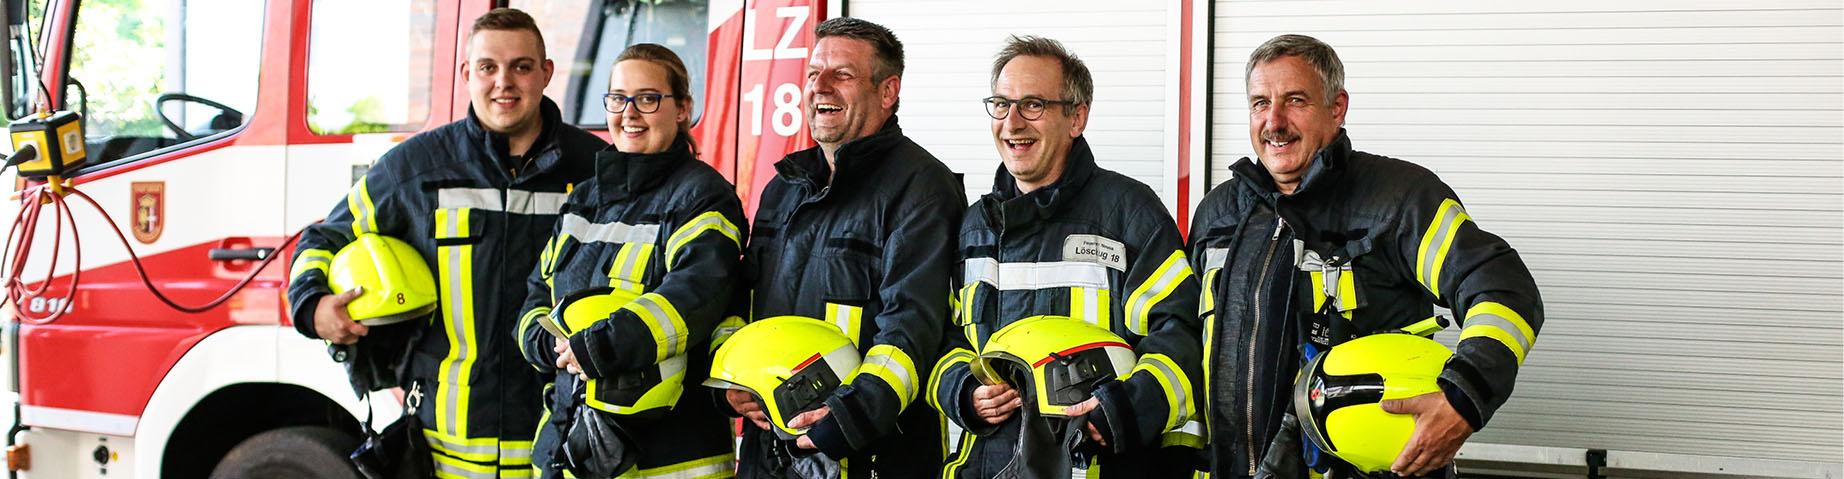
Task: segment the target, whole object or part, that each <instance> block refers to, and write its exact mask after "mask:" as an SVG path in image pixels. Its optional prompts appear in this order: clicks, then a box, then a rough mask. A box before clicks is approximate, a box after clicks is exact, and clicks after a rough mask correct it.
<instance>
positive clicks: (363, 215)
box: [288, 9, 606, 478]
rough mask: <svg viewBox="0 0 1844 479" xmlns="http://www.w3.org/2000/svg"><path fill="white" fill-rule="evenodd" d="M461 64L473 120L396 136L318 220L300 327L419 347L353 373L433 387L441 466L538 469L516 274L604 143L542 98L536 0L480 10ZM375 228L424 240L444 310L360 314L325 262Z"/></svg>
mask: <svg viewBox="0 0 1844 479" xmlns="http://www.w3.org/2000/svg"><path fill="white" fill-rule="evenodd" d="M459 73H460V74H461V76H462V77H463V79H464V80H465V81H466V82H467V87H468V93H469V95H470V97H471V106H470V107H469V108H468V116H467V119H464V120H460V121H456V122H454V123H450V124H447V125H444V126H442V127H439V128H436V129H434V130H430V131H428V132H426V133H422V134H418V135H416V136H413V137H411V138H410V139H408V140H406V141H404V143H403V144H401V145H398V146H397V147H395V148H392V149H391V150H390V151H389V152H388V153H385V155H384V157H382V158H380V159H378V161H377V162H376V163H375V164H373V165H372V167H371V169H370V170H369V171H368V172H366V174H365V176H364V177H363V178H360V179H359V180H358V183H357V184H355V185H353V186H352V189H351V191H350V193H348V194H347V196H346V198H345V199H344V200H343V201H341V202H340V203H339V205H338V206H336V207H334V208H333V211H332V212H330V213H328V215H327V219H326V221H325V222H322V223H319V224H316V225H313V226H311V227H309V228H308V229H307V231H306V233H305V234H303V235H302V236H301V244H300V246H299V250H298V251H297V252H296V254H295V258H294V267H293V270H292V272H291V273H290V278H291V280H290V284H289V290H288V299H289V304H292V305H293V310H292V311H291V313H292V318H293V320H294V324H295V328H296V329H297V330H299V331H300V332H301V334H304V335H307V336H308V337H313V338H321V339H326V340H328V341H331V342H333V343H336V344H342V345H344V344H356V348H357V352H356V353H354V358H393V357H394V358H403V357H404V356H407V359H398V360H395V361H393V360H389V359H385V360H384V361H383V362H384V363H387V365H386V366H384V367H382V368H380V369H387V370H390V369H394V370H390V371H386V372H384V373H380V374H376V375H375V376H376V377H365V378H359V377H355V378H354V380H355V387H361V388H363V389H367V390H373V389H380V388H386V387H391V386H394V385H399V384H401V385H402V386H403V387H404V389H405V390H406V391H411V394H412V395H413V396H419V397H420V398H421V402H420V404H419V407H418V408H417V410H416V413H417V414H418V416H419V417H420V418H421V421H422V424H423V426H424V427H425V429H424V431H423V432H424V435H425V436H426V437H427V439H428V440H429V445H430V446H431V449H433V451H434V456H435V457H434V466H435V470H436V472H437V476H438V477H444V478H451V477H453V478H475V477H481V478H485V477H531V475H532V468H531V452H532V435H533V433H534V431H536V430H537V426H538V416H539V415H540V414H541V406H540V404H539V395H538V391H540V390H541V389H542V381H541V380H540V378H539V376H538V374H537V373H536V372H534V371H532V369H531V368H530V367H529V366H527V365H525V364H524V361H522V360H520V358H519V350H518V343H517V342H515V341H513V338H512V336H511V334H509V332H510V331H512V329H513V326H514V322H515V321H517V319H518V315H519V313H520V311H519V306H520V304H519V298H522V297H523V296H524V292H523V291H522V290H520V289H519V285H522V284H523V281H522V279H523V278H524V276H525V273H527V272H530V271H531V269H532V267H533V266H534V265H535V264H536V263H537V259H538V251H539V249H540V247H541V246H542V245H543V243H544V239H545V236H546V233H545V232H547V231H550V229H551V226H552V224H554V223H555V222H556V219H557V213H558V209H559V208H560V207H561V206H563V202H564V195H565V192H567V191H568V190H569V189H570V185H572V184H575V183H577V182H581V181H583V179H585V178H588V177H589V174H590V165H591V161H592V160H591V155H593V154H594V153H595V151H596V150H599V149H601V148H602V147H603V146H605V145H606V144H605V143H603V142H602V140H600V139H598V138H596V137H595V136H594V135H590V134H589V133H587V132H584V131H582V130H579V129H577V128H575V127H572V126H570V125H568V124H565V123H564V122H563V120H562V116H561V113H560V112H559V111H558V109H557V106H556V105H555V104H553V103H551V101H550V100H548V99H546V98H544V86H545V85H546V84H547V83H549V82H550V77H551V73H552V66H551V61H550V60H548V59H546V58H545V56H544V40H543V37H541V36H540V35H539V33H538V27H537V24H536V23H534V22H533V21H532V18H531V16H529V15H526V14H525V13H524V12H520V11H518V10H512V9H496V10H493V11H490V12H487V13H486V14H485V15H482V16H481V17H480V18H479V19H478V20H476V21H475V22H474V25H473V30H472V33H471V34H470V37H469V40H468V61H467V62H466V63H463V64H462V67H461V71H460V72H459ZM365 233H376V234H381V235H384V236H389V237H393V238H397V239H401V240H403V241H406V242H409V243H410V244H411V245H413V246H415V248H416V250H418V251H419V252H421V253H422V256H423V259H424V260H427V261H428V262H429V264H430V265H431V266H432V268H431V269H432V270H434V271H435V272H436V277H435V279H436V283H437V285H438V288H439V290H440V305H439V308H438V312H437V313H436V314H434V315H432V316H431V317H430V318H429V319H428V320H426V321H423V320H418V321H411V322H406V323H401V324H399V325H392V326H387V327H380V328H379V329H378V330H376V331H371V330H368V328H366V327H365V326H362V325H360V324H358V323H355V322H352V321H351V320H350V318H349V317H347V315H346V311H345V305H346V303H348V302H351V301H352V300H353V299H354V298H357V297H358V295H359V294H362V292H361V291H345V292H340V291H331V290H330V289H329V288H328V286H327V264H328V262H329V261H330V260H331V258H332V254H333V252H336V251H339V249H340V248H341V247H342V246H345V245H346V244H347V243H349V242H351V241H352V240H353V238H354V237H355V236H356V235H358V234H365ZM386 330H390V331H386ZM372 333H377V334H372ZM364 360H366V361H370V359H364ZM355 370H357V369H355ZM358 383H362V384H358Z"/></svg>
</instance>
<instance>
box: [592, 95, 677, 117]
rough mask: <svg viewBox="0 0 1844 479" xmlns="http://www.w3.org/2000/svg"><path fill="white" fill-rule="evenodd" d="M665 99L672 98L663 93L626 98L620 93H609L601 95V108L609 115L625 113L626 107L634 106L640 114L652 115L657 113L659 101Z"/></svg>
mask: <svg viewBox="0 0 1844 479" xmlns="http://www.w3.org/2000/svg"><path fill="white" fill-rule="evenodd" d="M667 98H672V95H667V94H663V93H642V94H639V95H634V96H628V95H623V94H620V93H609V94H606V95H602V106H603V107H606V108H608V112H609V113H622V112H626V111H627V106H628V105H635V106H636V107H638V108H640V112H641V113H653V112H656V111H659V103H660V100H664V99H667Z"/></svg>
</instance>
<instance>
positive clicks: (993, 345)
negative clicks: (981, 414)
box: [969, 316, 1137, 417]
mask: <svg viewBox="0 0 1844 479" xmlns="http://www.w3.org/2000/svg"><path fill="white" fill-rule="evenodd" d="M1136 359H1137V355H1135V354H1134V352H1133V348H1132V347H1131V346H1128V345H1127V341H1126V340H1123V339H1121V337H1120V336H1117V335H1115V334H1114V333H1112V332H1109V331H1108V330H1105V329H1101V328H1100V327H1098V326H1095V325H1092V324H1089V323H1085V322H1081V321H1077V320H1074V319H1070V318H1068V317H1064V316H1032V317H1029V318H1024V319H1020V320H1018V321H1015V322H1013V323H1012V324H1008V325H1005V327H1003V328H999V332H996V333H993V334H992V337H990V338H987V340H986V346H985V347H984V348H982V349H981V351H980V355H979V357H977V358H974V360H973V362H972V364H970V365H969V366H970V367H971V368H972V369H973V374H974V377H976V378H979V380H980V382H981V383H984V384H1001V383H1005V382H1007V379H1006V378H1007V377H1008V376H1010V375H1009V374H1007V373H1006V371H1007V368H1008V367H1009V368H1013V369H1012V371H1016V372H1022V371H1030V375H1031V378H1030V380H1029V381H1030V384H1026V385H1022V387H1030V388H1033V389H1032V391H1034V392H1036V394H1033V396H1036V397H1037V401H1036V402H1037V411H1038V412H1039V413H1042V414H1043V415H1045V416H1055V417H1064V416H1066V415H1065V414H1064V412H1063V410H1064V409H1067V408H1068V407H1070V406H1074V405H1076V403H1080V402H1082V401H1086V400H1088V398H1089V397H1090V396H1092V395H1093V393H1094V390H1095V388H1096V387H1097V386H1100V385H1101V384H1103V383H1106V382H1107V381H1108V380H1112V379H1119V378H1123V377H1126V376H1127V374H1129V373H1131V372H1132V371H1133V363H1134V361H1135V360H1136ZM1019 375H1020V376H1021V375H1022V374H1019ZM1014 386H1015V387H1017V386H1020V385H1014Z"/></svg>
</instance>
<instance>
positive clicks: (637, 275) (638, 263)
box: [608, 243, 653, 293]
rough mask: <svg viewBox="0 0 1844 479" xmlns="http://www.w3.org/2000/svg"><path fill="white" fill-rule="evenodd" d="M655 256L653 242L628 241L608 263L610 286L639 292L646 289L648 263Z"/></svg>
mask: <svg viewBox="0 0 1844 479" xmlns="http://www.w3.org/2000/svg"><path fill="white" fill-rule="evenodd" d="M652 258H653V244H652V243H627V244H623V245H621V250H620V251H619V252H616V253H615V262H614V263H613V264H610V265H608V286H609V287H611V288H615V289H620V290H625V291H630V292H635V293H639V292H641V291H645V290H646V281H647V263H648V262H649V260H651V259H652Z"/></svg>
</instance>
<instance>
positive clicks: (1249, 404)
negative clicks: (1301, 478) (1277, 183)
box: [1242, 214, 1287, 477]
mask: <svg viewBox="0 0 1844 479" xmlns="http://www.w3.org/2000/svg"><path fill="white" fill-rule="evenodd" d="M1286 228H1287V220H1286V219H1285V218H1281V217H1280V216H1279V215H1278V214H1276V215H1275V218H1274V235H1273V236H1270V237H1269V238H1268V252H1267V254H1266V255H1264V256H1262V257H1261V269H1258V270H1255V271H1256V273H1255V274H1257V275H1260V276H1257V277H1256V278H1255V298H1254V307H1255V314H1254V315H1253V316H1251V319H1252V321H1249V324H1250V328H1251V329H1253V331H1252V332H1251V333H1250V334H1249V346H1248V351H1249V357H1248V361H1245V362H1244V363H1245V364H1246V365H1247V366H1248V382H1247V383H1245V390H1246V391H1247V393H1248V399H1247V400H1245V401H1243V403H1242V405H1243V413H1244V414H1245V415H1244V416H1243V418H1242V425H1243V432H1244V433H1245V434H1246V436H1244V444H1247V445H1248V452H1249V455H1248V458H1249V476H1251V477H1252V476H1254V475H1255V466H1256V465H1257V464H1260V463H1261V458H1260V456H1257V455H1256V454H1255V349H1256V348H1258V347H1260V346H1259V345H1260V344H1261V341H1260V339H1261V320H1262V317H1263V316H1262V314H1261V303H1262V301H1261V300H1262V298H1263V296H1264V294H1263V290H1264V289H1267V288H1266V286H1267V285H1268V280H1267V275H1268V268H1269V267H1270V266H1273V263H1274V249H1275V246H1276V245H1279V244H1280V242H1281V231H1282V230H1284V229H1286Z"/></svg>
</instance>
